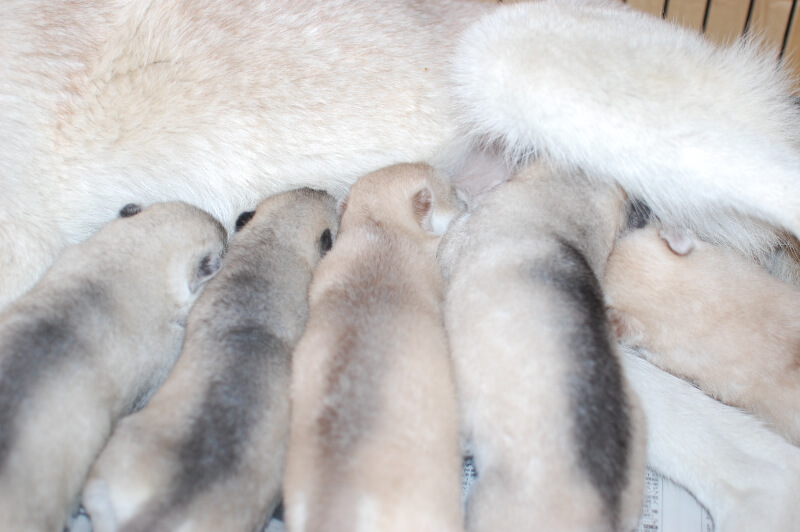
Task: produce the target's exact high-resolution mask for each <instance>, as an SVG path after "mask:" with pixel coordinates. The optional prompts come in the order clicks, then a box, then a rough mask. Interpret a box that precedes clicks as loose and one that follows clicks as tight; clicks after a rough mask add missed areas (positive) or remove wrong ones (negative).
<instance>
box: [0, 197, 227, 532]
mask: <svg viewBox="0 0 800 532" xmlns="http://www.w3.org/2000/svg"><path fill="white" fill-rule="evenodd" d="M225 243H226V234H225V229H224V228H223V227H222V225H220V223H219V222H217V221H216V220H215V219H214V218H213V217H212V216H211V215H209V214H207V213H205V212H203V211H201V210H200V209H197V208H196V207H192V206H189V205H186V204H182V203H165V204H157V205H153V206H151V207H149V208H147V209H145V210H144V211H142V212H141V213H139V214H136V215H135V216H132V217H127V218H120V219H117V220H115V221H112V222H110V223H109V224H108V225H106V226H105V227H103V228H102V229H101V230H100V231H99V232H97V233H96V234H95V235H94V236H93V237H92V238H90V239H89V240H86V241H85V242H83V243H82V244H79V245H75V246H71V247H68V248H65V249H64V251H63V252H62V253H61V255H60V256H59V257H58V259H57V260H56V262H55V263H54V264H53V266H52V267H51V268H50V269H49V270H48V271H47V273H46V274H45V275H44V277H43V278H42V280H41V281H40V282H39V283H38V284H37V285H36V286H35V287H34V288H33V289H32V290H31V291H30V292H29V293H27V294H25V295H24V296H23V297H21V298H20V299H19V300H18V301H16V302H15V303H14V304H13V305H11V306H9V307H8V308H6V309H5V311H4V312H3V313H2V314H1V315H0V529H2V530H20V531H27V530H30V531H52V530H60V529H61V528H62V527H63V526H64V523H65V521H66V519H67V518H68V516H69V515H70V510H71V509H72V508H73V505H75V504H76V503H77V502H78V495H79V493H80V489H81V486H82V485H83V481H84V478H85V476H86V474H87V472H88V471H89V468H90V467H91V465H92V462H93V461H94V459H95V458H96V456H97V454H98V453H99V452H100V450H101V449H102V447H103V445H104V444H105V442H106V439H107V438H108V437H109V434H110V433H111V431H112V429H113V427H114V424H115V423H116V421H117V419H118V418H120V417H121V416H123V415H125V414H127V413H130V412H131V411H133V410H135V409H137V408H139V407H141V406H142V405H143V404H144V402H145V401H146V400H147V398H148V397H149V395H150V394H151V393H152V392H153V390H154V389H155V388H156V387H157V386H158V385H159V384H160V383H161V382H162V381H163V380H164V378H166V375H167V372H168V371H169V369H170V367H171V366H172V365H173V364H174V362H175V359H176V357H177V356H178V353H179V352H180V346H181V341H182V339H183V330H184V326H185V321H186V316H187V314H188V312H189V307H190V306H191V305H192V303H193V302H194V300H195V298H196V297H197V295H198V293H199V291H200V289H201V287H202V286H203V285H204V284H205V283H206V281H208V280H209V279H210V278H211V277H212V276H213V275H214V274H215V273H216V272H217V269H218V268H219V264H220V257H221V255H222V252H223V250H224V247H225Z"/></svg>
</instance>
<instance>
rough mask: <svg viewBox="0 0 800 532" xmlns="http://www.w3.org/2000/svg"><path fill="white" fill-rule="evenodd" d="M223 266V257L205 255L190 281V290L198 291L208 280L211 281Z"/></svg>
mask: <svg viewBox="0 0 800 532" xmlns="http://www.w3.org/2000/svg"><path fill="white" fill-rule="evenodd" d="M221 266H222V258H221V257H220V256H219V255H213V256H212V255H205V256H204V257H203V258H202V259H200V262H199V263H198V265H197V268H195V271H194V275H193V276H192V279H191V280H190V281H189V291H190V292H192V293H193V294H195V293H197V291H198V290H200V288H202V287H203V285H205V284H206V283H207V282H208V281H210V280H211V279H212V278H213V277H214V276H215V275H217V272H219V269H220V267H221Z"/></svg>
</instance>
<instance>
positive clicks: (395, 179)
mask: <svg viewBox="0 0 800 532" xmlns="http://www.w3.org/2000/svg"><path fill="white" fill-rule="evenodd" d="M341 210H342V229H343V230H345V228H346V227H347V226H350V225H358V224H361V223H364V222H365V221H367V220H371V221H372V222H377V223H388V224H390V225H392V226H393V227H396V228H399V229H403V230H405V231H407V232H409V233H412V234H416V235H420V236H428V237H433V238H435V239H436V240H437V241H438V239H439V238H440V237H441V236H442V235H443V234H444V233H445V232H446V231H447V228H448V227H449V226H450V223H451V222H452V221H453V219H454V218H455V217H456V216H458V214H459V213H460V212H461V209H460V206H459V203H458V200H457V199H456V195H455V193H454V191H453V188H452V186H451V185H450V183H449V182H448V181H447V180H446V179H445V178H444V177H443V176H442V175H440V174H438V173H437V172H436V171H435V170H434V169H433V167H431V166H429V165H427V164H422V163H417V164H397V165H394V166H389V167H386V168H383V169H381V170H378V171H375V172H372V173H370V174H367V175H365V176H364V177H362V178H361V179H359V180H358V181H357V182H356V183H355V185H353V187H352V188H351V189H350V194H349V196H348V198H347V199H346V200H345V202H344V203H343V205H342V208H341Z"/></svg>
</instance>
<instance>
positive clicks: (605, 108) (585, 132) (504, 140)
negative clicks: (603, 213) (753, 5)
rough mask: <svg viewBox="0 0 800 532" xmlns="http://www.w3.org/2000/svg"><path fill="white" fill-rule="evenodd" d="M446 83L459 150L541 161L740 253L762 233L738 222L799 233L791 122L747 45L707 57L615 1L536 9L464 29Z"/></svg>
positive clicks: (575, 1)
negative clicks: (599, 183) (619, 192)
mask: <svg viewBox="0 0 800 532" xmlns="http://www.w3.org/2000/svg"><path fill="white" fill-rule="evenodd" d="M454 77H455V81H456V86H455V89H454V97H455V101H456V105H457V107H458V109H459V111H460V113H461V116H462V117H463V122H465V123H466V126H465V130H464V131H465V139H464V141H465V142H466V143H467V144H469V143H474V142H487V141H490V142H495V143H496V144H499V145H500V146H502V147H503V148H504V149H505V150H507V152H508V154H509V155H510V157H511V158H512V159H516V158H518V157H521V156H522V157H524V156H526V155H528V154H530V153H532V152H535V151H539V152H545V153H547V154H548V155H549V156H550V157H551V158H554V159H556V160H558V161H560V162H562V163H564V164H568V165H574V166H577V167H580V168H581V169H582V170H583V171H585V172H586V173H587V174H588V175H589V176H590V177H592V178H596V179H602V180H607V181H608V180H610V181H616V182H618V183H619V184H620V185H622V187H623V188H625V190H626V191H627V192H628V193H629V194H630V195H632V196H635V197H639V198H640V199H644V200H646V202H647V203H648V204H649V205H650V206H651V207H652V208H653V210H654V212H655V213H656V214H657V215H658V216H659V217H660V218H661V219H662V220H663V221H664V222H665V223H668V224H670V225H672V224H676V225H686V226H689V227H692V228H694V229H695V230H697V231H698V233H700V234H703V235H705V236H706V237H708V238H712V239H714V240H718V241H723V242H727V243H732V244H734V245H736V246H737V247H739V248H740V249H743V250H746V251H751V252H752V251H755V252H758V251H761V250H762V249H763V248H765V247H767V246H768V245H769V242H770V240H774V237H773V236H771V235H770V231H769V230H768V229H765V227H764V225H763V223H755V222H752V221H745V220H744V219H743V216H742V214H743V215H747V216H752V217H755V218H758V219H759V220H763V221H766V222H769V223H771V224H776V225H779V226H781V227H784V228H786V229H788V230H789V231H791V232H793V233H794V234H795V235H798V234H800V150H799V149H798V137H799V136H800V114H799V111H798V109H797V107H796V106H795V104H794V102H793V100H792V99H791V97H790V91H789V84H788V82H787V76H786V74H785V73H783V72H782V71H781V70H780V69H779V68H778V66H777V65H776V63H775V61H774V59H773V56H772V55H771V54H763V53H761V52H759V50H758V47H757V45H755V44H753V43H746V42H743V43H739V44H736V45H734V46H731V47H730V48H718V47H716V46H714V45H712V44H711V43H709V42H707V41H705V40H704V39H703V38H702V36H700V35H698V34H696V33H695V32H693V31H691V30H685V29H681V28H678V27H676V26H674V25H672V24H670V23H668V22H665V21H663V20H660V19H656V18H653V17H650V16H648V15H645V14H643V13H640V12H637V11H635V10H633V9H631V8H627V7H625V6H624V5H623V4H622V3H621V2H610V1H609V2H605V1H602V0H599V1H580V0H544V1H540V2H531V3H520V4H515V5H512V6H508V7H507V8H504V9H502V10H499V11H497V12H496V13H494V14H491V15H488V16H486V17H485V18H484V19H483V20H481V21H480V22H479V23H478V24H475V25H473V26H472V27H471V28H470V29H469V30H468V31H467V32H466V34H465V35H464V36H463V38H462V42H461V45H460V47H459V48H458V50H457V54H456V57H455V61H454ZM456 153H460V150H456ZM734 211H735V213H734ZM737 213H738V214H737ZM741 224H745V225H746V227H747V229H746V230H745V229H742V228H740V227H739V226H740V225H741Z"/></svg>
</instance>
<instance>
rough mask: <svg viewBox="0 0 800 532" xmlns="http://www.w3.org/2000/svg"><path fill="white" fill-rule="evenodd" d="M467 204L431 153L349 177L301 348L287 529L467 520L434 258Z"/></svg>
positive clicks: (428, 527)
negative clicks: (456, 196) (441, 175)
mask: <svg viewBox="0 0 800 532" xmlns="http://www.w3.org/2000/svg"><path fill="white" fill-rule="evenodd" d="M456 213H457V209H456V208H455V206H454V204H453V197H452V194H451V192H450V190H449V188H447V187H445V185H444V184H443V183H442V182H440V181H439V179H438V176H437V175H436V174H435V173H434V171H433V169H432V168H430V167H429V166H427V165H423V164H415V165H409V164H405V165H397V166H392V167H389V168H386V169H383V170H379V171H376V172H373V173H371V174H368V175H366V176H364V177H363V178H361V179H360V180H359V181H358V182H357V183H356V184H355V185H354V186H353V188H352V190H351V191H350V196H349V199H348V200H347V205H346V207H345V211H344V214H343V217H342V222H341V231H340V234H339V239H338V241H337V243H336V246H335V247H334V249H333V250H332V251H331V252H330V254H329V255H328V256H327V257H325V259H324V260H323V261H322V263H321V264H320V266H319V268H318V269H317V271H316V273H315V274H314V281H313V283H312V285H311V291H310V305H311V306H310V315H309V322H308V328H307V330H306V332H305V334H304V335H303V338H302V340H301V341H300V344H299V345H298V347H297V350H296V351H295V354H294V361H293V376H292V378H293V383H292V401H293V403H292V425H291V440H290V446H289V452H288V457H287V464H286V476H285V487H284V490H285V495H284V496H285V499H284V500H285V507H286V517H287V525H288V526H289V530H292V531H294V532H300V531H364V532H366V531H377V530H380V531H382V532H392V531H397V532H400V531H408V530H414V531H420V532H421V531H428V532H442V531H457V530H460V529H461V526H462V519H461V502H460V486H459V479H460V475H461V455H460V452H459V448H458V423H457V416H456V403H455V391H454V389H453V382H452V378H451V372H450V361H449V358H448V354H447V341H446V339H445V332H444V324H443V323H442V317H441V311H440V291H441V280H440V273H439V269H438V266H437V264H436V247H437V245H438V243H439V240H440V235H441V234H442V233H443V232H444V230H445V229H446V227H447V225H448V223H449V220H450V219H452V218H453V217H454V216H455V215H456Z"/></svg>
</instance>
